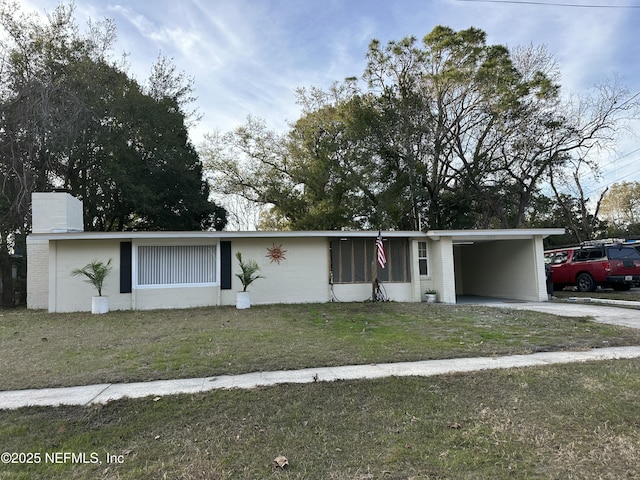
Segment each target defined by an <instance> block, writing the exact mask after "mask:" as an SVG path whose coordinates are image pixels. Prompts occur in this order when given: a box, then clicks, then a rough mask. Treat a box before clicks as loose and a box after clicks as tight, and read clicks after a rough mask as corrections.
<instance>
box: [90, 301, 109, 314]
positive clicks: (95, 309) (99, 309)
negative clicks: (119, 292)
mask: <svg viewBox="0 0 640 480" xmlns="http://www.w3.org/2000/svg"><path fill="white" fill-rule="evenodd" d="M108 311H109V297H91V313H96V314H101V313H107V312H108Z"/></svg>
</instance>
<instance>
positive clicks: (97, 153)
mask: <svg viewBox="0 0 640 480" xmlns="http://www.w3.org/2000/svg"><path fill="white" fill-rule="evenodd" d="M2 5H3V8H2V10H1V12H2V17H1V19H2V27H3V29H4V31H5V33H7V40H6V41H5V43H3V45H2V48H3V52H2V53H3V54H2V57H1V58H2V59H3V62H2V68H1V69H0V73H1V74H2V79H1V80H2V82H1V85H2V90H1V91H2V99H1V101H2V105H3V117H2V118H1V119H0V120H1V121H2V128H0V135H1V137H2V138H1V140H2V143H0V149H1V151H2V152H3V165H2V168H3V170H4V172H5V173H6V178H7V179H9V180H10V181H7V182H5V184H4V185H3V192H2V194H3V195H2V196H1V197H0V198H2V199H3V201H2V202H0V206H2V207H3V211H2V217H3V218H2V221H3V230H5V231H16V230H20V229H22V230H28V228H29V217H28V205H29V200H30V194H31V192H32V191H35V190H44V189H48V188H52V187H57V188H67V189H69V190H71V192H72V193H73V194H74V195H76V196H78V197H80V198H82V199H83V201H84V205H85V221H86V228H87V229H100V230H114V229H115V230H122V229H173V230H178V229H180V230H182V229H199V228H222V227H223V226H224V224H225V223H226V216H225V215H226V212H225V211H224V210H223V209H221V208H220V207H218V206H217V205H216V204H215V203H213V202H210V201H209V186H208V184H207V183H206V182H205V181H204V180H203V172H202V165H201V162H200V159H199V156H198V153H197V151H196V150H195V148H194V147H193V145H192V144H191V142H190V140H189V138H188V132H187V118H186V117H187V114H186V113H185V110H184V108H185V106H186V105H188V103H189V102H190V101H192V100H193V97H192V95H191V93H192V88H191V83H190V82H189V81H188V80H186V79H185V77H184V76H183V75H182V74H176V72H175V67H173V66H172V65H171V62H170V61H169V60H167V59H165V58H162V57H161V58H160V59H159V61H158V63H157V64H156V65H155V66H154V69H153V71H152V75H151V78H150V81H149V85H148V87H147V88H146V89H145V88H143V87H141V86H140V85H139V84H138V83H137V82H136V81H135V80H133V79H131V78H130V77H129V76H128V74H127V73H126V71H125V70H124V68H123V66H122V65H119V64H118V63H117V62H114V61H112V60H111V59H110V56H109V52H110V48H111V46H112V44H113V42H114V40H115V28H114V26H113V24H112V22H109V21H105V22H102V23H99V24H90V25H89V29H88V33H86V34H81V33H80V32H79V28H78V27H77V25H76V24H75V22H74V18H73V10H74V7H73V4H70V5H68V6H65V5H64V4H60V5H59V6H58V7H57V8H56V9H55V11H54V12H53V13H52V14H51V15H49V16H48V18H47V22H44V23H43V22H40V21H39V19H38V18H36V17H27V16H24V15H22V14H20V13H19V8H18V7H17V5H15V4H10V3H9V2H3V4H2ZM189 115H192V118H193V115H194V114H193V112H192V113H190V114H189ZM9 217H11V218H9Z"/></svg>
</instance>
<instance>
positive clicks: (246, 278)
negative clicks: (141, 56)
mask: <svg viewBox="0 0 640 480" xmlns="http://www.w3.org/2000/svg"><path fill="white" fill-rule="evenodd" d="M236 258H237V259H238V263H239V264H240V273H236V277H238V278H239V279H240V283H242V291H241V292H236V308H249V307H250V306H251V296H250V294H249V292H247V287H248V286H249V285H251V284H252V283H253V282H255V281H256V280H257V279H259V278H264V277H263V276H262V275H259V274H258V272H259V271H260V267H259V266H258V262H256V261H255V260H247V261H246V262H245V261H244V260H242V253H240V252H237V253H236Z"/></svg>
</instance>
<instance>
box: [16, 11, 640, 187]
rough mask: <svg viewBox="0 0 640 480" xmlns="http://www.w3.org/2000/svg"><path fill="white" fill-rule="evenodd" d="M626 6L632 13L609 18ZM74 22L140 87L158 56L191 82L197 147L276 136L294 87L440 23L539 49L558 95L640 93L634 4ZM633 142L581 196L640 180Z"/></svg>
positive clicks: (341, 72)
mask: <svg viewBox="0 0 640 480" xmlns="http://www.w3.org/2000/svg"><path fill="white" fill-rule="evenodd" d="M21 3H22V5H23V9H24V11H33V10H35V11H37V12H39V13H43V12H45V11H48V12H50V11H52V10H53V9H54V8H55V5H56V4H57V3H58V2H57V1H55V0H21ZM539 3H549V4H553V3H555V4H556V5H540V4H539ZM558 4H572V5H591V7H586V6H584V7H568V6H561V5H558ZM599 5H600V6H606V7H605V8H600V7H598V6H599ZM624 6H635V7H639V8H614V7H624ZM76 17H77V20H78V23H79V24H80V25H81V26H84V25H85V23H86V19H87V18H89V17H91V18H92V19H93V20H99V19H102V18H105V17H108V18H112V19H113V20H114V21H115V23H116V26H117V30H118V43H117V46H116V52H117V53H120V52H126V53H127V54H128V55H129V64H130V69H129V72H130V74H132V75H133V76H135V77H136V78H138V80H140V81H144V79H146V78H147V77H148V75H149V72H150V69H151V66H152V64H153V63H154V62H155V60H156V59H157V58H158V55H159V54H160V53H162V54H163V55H165V56H168V57H171V58H173V60H174V63H175V65H176V66H177V68H178V70H180V71H184V72H185V74H186V75H188V76H190V77H193V78H194V80H195V89H196V92H195V93H196V95H197V96H198V101H197V104H196V106H197V107H198V109H199V111H200V113H202V114H203V115H204V117H203V119H202V121H201V122H200V123H199V124H198V125H197V126H196V127H195V128H194V129H193V131H192V137H193V139H194V141H195V142H196V143H199V141H200V140H201V139H202V137H203V135H204V133H205V132H211V131H214V130H220V131H223V132H224V131H228V130H231V129H233V128H235V127H236V126H238V125H240V124H242V123H244V121H245V120H246V118H247V116H248V115H252V116H255V117H259V118H262V119H264V120H265V121H266V123H267V126H268V127H270V128H271V129H274V130H280V131H282V130H284V129H285V128H286V126H287V123H286V122H287V121H295V120H296V119H297V118H298V117H299V109H298V106H297V105H296V103H295V89H296V88H298V87H310V86H320V87H328V86H329V85H331V84H332V83H333V82H335V81H341V80H343V79H344V78H346V77H349V76H359V75H360V74H361V73H362V71H363V68H364V65H365V53H366V51H367V47H368V44H369V42H370V41H371V40H372V39H373V38H376V39H378V40H380V41H381V42H383V43H386V42H387V41H389V40H399V39H401V38H403V37H405V36H408V35H414V36H416V37H418V38H422V37H423V36H424V35H426V34H427V33H429V32H430V31H431V30H432V29H433V28H434V27H435V26H436V25H439V24H441V25H448V26H450V27H452V28H454V29H456V30H460V29H465V28H468V27H470V26H474V27H477V28H480V29H482V30H484V31H485V32H486V33H487V37H488V42H489V43H492V44H504V45H507V46H508V47H515V46H521V45H528V44H533V45H546V46H547V47H548V49H549V51H550V52H551V53H552V54H553V55H554V56H555V57H556V58H557V59H558V62H559V66H560V70H561V74H562V78H561V83H562V86H563V89H564V90H565V92H566V93H570V92H573V93H582V92H584V91H585V90H586V89H588V88H589V87H590V86H593V85H594V84H596V83H598V82H602V81H604V80H606V79H607V78H610V77H611V76H612V75H614V74H615V75H619V76H620V77H621V78H622V80H623V82H624V83H625V84H626V85H627V87H628V88H629V89H630V91H631V92H632V93H638V92H640V47H639V45H640V33H638V32H640V0H539V1H530V2H522V3H520V1H519V0H513V1H511V2H506V3H502V2H501V1H498V0H494V1H487V2H484V1H477V0H473V1H463V0H322V1H320V0H171V1H169V0H154V1H150V0H128V1H125V0H120V1H117V0H77V1H76ZM635 132H636V133H637V134H638V137H634V135H631V134H627V135H625V136H624V138H623V139H622V140H621V141H620V142H619V145H618V148H617V151H615V152H604V153H603V154H602V159H601V163H602V166H603V171H604V174H605V175H604V176H603V178H601V179H599V180H594V181H591V180H589V179H585V180H584V181H585V184H586V190H587V191H589V192H591V193H594V194H596V193H598V192H599V191H600V190H601V189H602V188H604V187H605V186H606V185H609V184H611V183H613V182H616V181H622V180H626V181H634V180H637V181H640V122H637V123H636V128H635ZM636 149H638V151H637V152H634V150H636ZM630 152H633V153H630Z"/></svg>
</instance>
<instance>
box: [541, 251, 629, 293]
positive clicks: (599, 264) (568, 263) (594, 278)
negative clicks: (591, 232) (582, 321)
mask: <svg viewBox="0 0 640 480" xmlns="http://www.w3.org/2000/svg"><path fill="white" fill-rule="evenodd" d="M544 257H545V263H547V264H549V265H550V267H551V281H552V282H553V288H554V290H561V289H562V288H564V287H567V286H570V285H575V286H576V287H577V288H578V290H579V291H581V292H593V291H594V290H595V289H596V287H598V286H600V287H604V288H606V287H610V288H613V289H614V290H629V289H630V288H632V287H637V286H640V252H639V251H638V250H637V249H636V248H634V247H633V246H625V245H623V244H614V245H610V244H607V245H590V246H578V247H568V248H559V249H555V250H548V251H546V252H544Z"/></svg>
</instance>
